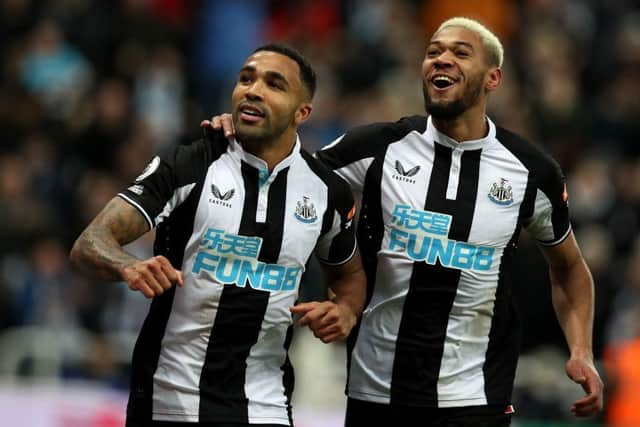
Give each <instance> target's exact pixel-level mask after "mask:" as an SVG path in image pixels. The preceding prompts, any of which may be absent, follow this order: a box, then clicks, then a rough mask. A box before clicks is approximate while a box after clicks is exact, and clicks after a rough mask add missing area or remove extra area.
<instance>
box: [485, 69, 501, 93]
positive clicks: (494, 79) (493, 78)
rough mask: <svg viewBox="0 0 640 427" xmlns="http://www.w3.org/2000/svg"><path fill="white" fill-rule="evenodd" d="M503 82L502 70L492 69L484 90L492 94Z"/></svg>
mask: <svg viewBox="0 0 640 427" xmlns="http://www.w3.org/2000/svg"><path fill="white" fill-rule="evenodd" d="M501 81H502V69H501V68H499V67H491V68H490V69H489V71H488V72H487V79H486V82H485V85H484V88H485V89H486V90H487V92H492V91H494V90H496V89H498V86H500V82H501Z"/></svg>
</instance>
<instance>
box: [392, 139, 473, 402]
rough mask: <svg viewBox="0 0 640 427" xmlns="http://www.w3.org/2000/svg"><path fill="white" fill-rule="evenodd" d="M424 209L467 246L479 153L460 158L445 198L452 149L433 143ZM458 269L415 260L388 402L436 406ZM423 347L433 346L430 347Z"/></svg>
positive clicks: (458, 274) (458, 276) (450, 234)
mask: <svg viewBox="0 0 640 427" xmlns="http://www.w3.org/2000/svg"><path fill="white" fill-rule="evenodd" d="M434 146H435V158H434V164H433V169H432V172H431V180H430V184H429V189H428V191H427V198H426V201H425V207H424V208H425V210H428V211H433V212H439V213H445V214H449V215H451V216H452V223H451V228H450V230H449V236H448V237H449V238H450V239H454V240H458V241H463V242H466V241H467V240H468V238H469V233H470V231H471V223H472V221H473V213H474V210H475V203H476V196H477V189H478V176H479V171H480V154H481V150H469V151H465V152H464V153H463V154H462V158H461V167H460V179H459V183H460V184H459V187H458V196H457V199H456V200H447V198H446V194H447V185H448V180H449V169H450V167H451V155H452V150H451V149H450V148H448V147H445V146H442V145H440V144H438V143H435V144H434ZM459 280H460V270H458V269H453V268H446V267H443V266H442V265H440V263H438V264H436V265H429V264H427V263H425V262H416V263H414V266H413V272H412V274H411V279H410V282H409V291H408V294H407V297H406V300H405V304H404V309H403V316H402V320H401V321H400V328H399V330H398V340H397V342H396V353H395V359H394V364H393V373H392V379H391V403H392V404H394V403H397V404H405V405H406V404H412V403H413V404H420V405H425V406H437V405H438V393H437V384H438V375H439V372H440V363H441V360H442V353H443V351H444V341H445V336H446V331H447V324H448V321H449V313H450V311H451V307H452V305H453V301H454V299H455V296H456V291H457V287H458V282H459ZM428 343H437V344H435V345H433V344H428Z"/></svg>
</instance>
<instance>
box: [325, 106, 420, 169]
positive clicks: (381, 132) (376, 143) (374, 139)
mask: <svg viewBox="0 0 640 427" xmlns="http://www.w3.org/2000/svg"><path fill="white" fill-rule="evenodd" d="M426 128H427V118H426V117H424V116H411V117H403V118H401V119H400V120H398V121H397V122H388V123H373V124H369V125H365V126H358V127H355V128H353V129H350V130H349V131H348V132H347V133H346V134H345V135H344V137H343V138H342V140H341V141H340V142H339V143H338V144H336V145H334V146H333V147H330V148H327V149H325V150H320V151H318V152H317V153H316V155H317V157H318V159H320V160H321V161H322V162H323V163H324V164H325V165H327V166H328V167H329V168H330V169H339V168H341V167H343V166H346V165H348V164H350V163H353V162H356V161H358V160H361V159H364V158H367V157H373V156H376V157H378V156H379V155H380V154H381V153H385V152H386V150H387V146H388V145H389V144H390V143H392V142H395V141H399V140H401V139H402V138H404V137H405V136H406V135H407V134H408V133H410V132H412V131H414V130H415V131H417V132H420V133H423V132H424V131H425V129H426ZM380 159H382V158H380Z"/></svg>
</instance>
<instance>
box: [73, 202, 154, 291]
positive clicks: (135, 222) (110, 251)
mask: <svg viewBox="0 0 640 427" xmlns="http://www.w3.org/2000/svg"><path fill="white" fill-rule="evenodd" d="M147 228H148V227H147V223H146V221H145V219H144V218H143V216H142V215H141V214H140V212H138V211H137V210H136V209H135V208H133V207H132V206H131V205H129V204H128V203H126V202H125V201H123V200H122V199H120V198H114V199H113V200H111V201H110V202H109V203H108V204H107V206H105V208H104V209H103V210H102V212H100V214H98V216H97V217H96V218H95V219H94V220H93V222H91V224H90V225H89V226H88V227H87V228H86V229H85V230H84V232H83V233H82V234H81V235H80V237H79V238H78V240H77V241H76V243H75V245H74V249H73V254H74V256H73V260H74V263H75V264H76V266H77V267H79V268H80V269H81V270H82V271H84V272H85V273H88V274H90V275H92V276H94V277H98V278H100V279H103V280H121V279H122V276H121V269H122V268H123V267H124V266H126V265H129V264H132V263H134V262H136V261H137V258H135V257H134V256H132V255H130V254H128V253H126V252H125V251H124V250H122V245H125V244H127V243H129V242H132V241H133V240H135V239H137V238H138V237H140V236H141V235H143V234H144V233H145V232H146V231H147Z"/></svg>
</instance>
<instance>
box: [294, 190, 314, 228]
mask: <svg viewBox="0 0 640 427" xmlns="http://www.w3.org/2000/svg"><path fill="white" fill-rule="evenodd" d="M295 217H296V218H297V219H298V221H302V222H305V223H308V224H310V223H312V222H315V221H316V220H317V219H318V215H317V214H316V208H315V206H313V203H311V202H310V201H309V198H308V197H307V196H302V201H298V203H297V205H296V213H295Z"/></svg>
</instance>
